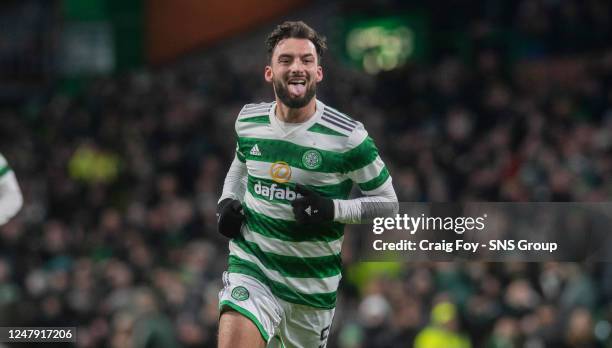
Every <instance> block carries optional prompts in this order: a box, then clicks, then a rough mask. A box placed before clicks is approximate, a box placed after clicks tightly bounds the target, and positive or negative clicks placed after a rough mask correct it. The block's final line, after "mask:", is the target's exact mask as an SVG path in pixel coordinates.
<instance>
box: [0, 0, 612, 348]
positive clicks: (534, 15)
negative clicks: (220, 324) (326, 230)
mask: <svg viewBox="0 0 612 348" xmlns="http://www.w3.org/2000/svg"><path fill="white" fill-rule="evenodd" d="M469 3H470V5H468V4H465V3H463V2H460V1H450V2H445V6H443V7H436V6H435V5H429V6H431V8H427V6H425V7H426V11H427V12H428V13H429V15H430V16H431V28H433V29H434V30H433V31H432V35H433V37H434V38H435V35H436V33H440V32H449V31H452V30H454V29H457V28H461V30H463V31H464V32H465V33H467V35H468V38H469V45H468V46H467V47H466V48H465V50H464V51H461V52H458V50H456V49H449V48H448V46H445V45H444V44H443V43H442V44H438V45H437V46H436V47H434V48H433V52H432V54H431V56H430V57H429V59H428V60H427V61H425V62H421V63H413V64H408V65H406V66H404V67H403V68H401V69H397V70H393V71H390V72H384V73H380V74H378V75H368V74H365V73H364V72H361V71H358V70H355V69H352V68H349V67H347V66H345V65H344V64H342V63H341V62H340V61H339V60H338V59H337V57H334V55H333V54H332V55H330V56H329V57H326V58H325V59H324V62H323V64H324V69H325V73H326V75H325V80H324V81H323V83H322V84H321V85H320V89H319V93H318V94H319V97H320V98H321V99H322V100H324V101H325V102H326V103H328V104H330V105H333V106H335V107H337V108H338V109H340V110H341V111H343V112H345V113H347V114H349V115H351V116H353V117H354V118H355V119H357V120H359V121H361V122H363V123H364V124H365V125H366V128H367V129H368V130H369V132H370V134H371V136H372V137H373V138H374V140H375V141H376V143H377V146H378V147H379V149H380V153H381V154H382V156H383V158H384V160H385V162H386V163H387V165H388V166H389V170H390V172H391V174H392V176H393V180H394V186H395V189H396V191H397V193H398V197H399V199H400V201H455V202H458V201H513V202H526V201H580V202H583V201H588V202H602V201H607V200H608V199H609V197H610V196H611V194H612V176H611V173H612V45H611V43H612V3H610V2H607V1H603V0H586V1H580V0H565V1H490V2H487V4H481V5H475V4H471V3H472V2H469ZM403 6H406V5H405V4H403V3H402V2H401V1H374V2H365V1H364V2H350V4H341V5H340V6H339V8H340V9H341V10H343V11H356V10H359V11H370V12H371V13H373V14H374V13H377V12H382V10H384V11H399V10H402V7H403ZM314 11H315V13H316V10H314ZM272 25H273V24H272V23H271V24H270V25H269V26H268V27H266V28H265V30H264V31H268V30H269V29H270V28H272ZM314 26H315V28H317V27H316V25H314ZM317 29H319V28H317ZM326 30H327V29H326ZM326 30H321V31H322V32H323V33H324V34H327V36H329V37H333V33H330V32H328V31H326ZM501 31H504V32H509V33H512V36H511V37H510V38H507V37H500V36H499V35H498V33H499V32H501ZM512 40H514V41H512ZM252 42H253V40H252V39H251V40H248V39H244V42H243V41H241V40H240V39H237V41H234V42H233V43H232V44H231V47H230V48H228V49H226V48H224V46H223V45H220V47H216V48H214V49H209V50H205V51H204V52H202V53H199V54H197V55H195V56H194V55H192V56H190V57H189V58H188V59H185V60H184V61H179V62H176V63H173V64H169V65H166V66H163V67H157V68H155V69H140V70H138V71H133V72H130V73H127V74H121V75H120V76H113V77H102V78H99V79H96V80H94V81H92V82H91V84H90V85H88V86H87V87H86V88H85V89H84V90H83V91H82V93H78V94H73V95H71V94H66V93H61V92H60V91H57V90H53V89H52V90H50V91H47V93H46V94H44V95H37V96H36V97H35V98H34V97H32V98H28V99H26V100H24V101H23V102H22V103H19V104H18V105H5V106H4V107H2V110H1V111H0V112H1V116H0V120H1V124H2V126H1V127H0V144H1V147H0V151H2V153H3V154H5V156H6V157H7V159H8V160H9V163H10V164H11V166H12V167H13V169H14V170H15V172H16V174H17V177H18V179H19V181H20V184H21V186H22V189H23V191H24V196H25V199H26V203H25V207H24V209H23V211H22V212H21V213H20V215H19V216H18V218H16V219H14V220H13V221H11V222H10V223H9V224H7V225H5V226H3V227H2V228H0V243H1V244H0V245H1V251H2V253H1V255H0V324H1V326H11V325H24V326H44V325H66V326H72V325H76V326H78V338H79V341H78V344H77V346H79V347H98V346H113V347H129V346H133V347H173V346H186V347H196V346H201V347H213V346H214V342H215V334H216V326H217V318H218V312H217V292H218V290H219V289H220V287H221V281H220V276H221V273H222V271H223V270H224V269H225V266H226V255H227V242H226V240H224V239H223V238H222V237H220V236H218V235H217V234H216V232H215V208H216V202H217V198H218V196H219V194H220V191H221V187H222V182H223V178H224V175H225V172H226V169H227V167H228V166H229V163H230V161H231V159H232V156H233V150H234V138H233V134H234V132H233V122H234V117H235V115H236V114H237V112H238V111H239V110H240V108H241V106H242V105H243V104H244V103H247V102H253V101H267V100H271V98H272V91H271V88H270V87H269V86H268V85H266V84H265V83H264V81H263V78H262V72H263V64H264V63H265V61H264V59H265V58H264V48H263V41H261V40H258V41H257V42H256V43H255V44H253V43H252ZM335 44H337V43H334V42H333V41H332V42H330V45H332V46H333V45H335ZM237 52H243V54H242V55H241V54H238V53H237ZM244 52H259V53H256V54H255V57H256V58H254V59H248V57H245V55H244ZM4 64H6V62H4ZM5 66H6V65H5ZM351 238H353V236H351V233H350V229H347V234H346V242H345V245H346V247H345V249H344V250H343V259H344V265H345V277H344V280H343V283H342V286H341V290H340V292H339V302H338V307H337V311H336V316H335V320H334V324H333V326H332V333H331V338H330V342H329V345H328V346H329V347H342V348H357V347H364V348H367V347H372V348H377V347H380V348H383V347H412V346H413V345H414V346H415V347H417V348H428V347H436V346H435V345H432V344H433V343H432V342H434V341H436V340H438V341H437V342H438V344H439V345H438V346H440V344H441V346H444V347H448V348H454V347H470V346H472V347H490V348H506V347H530V348H531V347H533V348H536V347H581V348H589V347H600V348H603V347H612V336H611V335H610V332H611V325H610V322H611V321H612V265H610V264H577V263H555V262H549V263H477V262H476V263H418V264H367V263H366V264H362V263H357V262H356V261H355V260H356V258H357V256H356V255H355V254H354V252H353V250H351V243H350V240H351ZM424 332H425V333H426V334H427V335H429V336H428V338H427V339H425V338H423V337H421V339H420V340H419V339H417V338H416V337H417V336H418V335H419V334H423V333H424ZM468 341H469V342H471V343H468ZM440 342H442V343H440Z"/></svg>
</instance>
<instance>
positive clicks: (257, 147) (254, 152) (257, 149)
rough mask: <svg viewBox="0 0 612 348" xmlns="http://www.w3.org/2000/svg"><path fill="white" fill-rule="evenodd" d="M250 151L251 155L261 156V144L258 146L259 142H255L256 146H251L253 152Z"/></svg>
mask: <svg viewBox="0 0 612 348" xmlns="http://www.w3.org/2000/svg"><path fill="white" fill-rule="evenodd" d="M249 153H250V154H251V156H261V152H260V151H259V146H257V144H255V146H253V148H251V152H249Z"/></svg>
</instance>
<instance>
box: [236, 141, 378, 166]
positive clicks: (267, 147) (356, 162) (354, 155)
mask: <svg viewBox="0 0 612 348" xmlns="http://www.w3.org/2000/svg"><path fill="white" fill-rule="evenodd" d="M238 144H239V150H240V152H242V153H243V154H245V156H246V159H247V160H249V159H251V160H256V161H262V162H269V163H274V162H277V161H283V162H287V164H289V165H290V166H292V167H295V168H300V169H303V170H308V171H317V172H322V173H346V172H350V171H353V170H357V169H361V168H363V167H365V166H366V165H368V164H370V163H371V162H372V161H374V160H375V159H376V156H378V150H377V149H376V146H375V145H374V141H373V140H372V138H370V137H367V138H366V139H365V140H364V141H363V142H362V143H361V144H359V145H358V146H356V147H355V148H354V149H351V150H349V151H346V152H342V153H341V152H335V151H328V150H323V149H319V148H311V147H306V146H300V145H297V144H294V143H292V142H289V141H285V140H273V139H259V138H245V137H238ZM256 144H257V146H258V148H259V151H260V154H259V155H257V156H254V155H251V154H250V153H249V151H250V150H251V148H252V147H253V146H255V145H256ZM313 149H314V150H317V151H318V152H319V153H320V154H321V157H322V161H321V165H320V166H319V167H317V168H316V169H311V168H308V167H306V166H305V165H304V163H303V161H302V157H303V156H304V154H305V153H306V151H309V150H313Z"/></svg>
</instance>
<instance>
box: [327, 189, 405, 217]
mask: <svg viewBox="0 0 612 348" xmlns="http://www.w3.org/2000/svg"><path fill="white" fill-rule="evenodd" d="M398 209H399V204H398V201H397V196H396V194H395V190H394V189H393V184H392V183H391V179H389V180H388V181H387V182H386V183H385V184H383V185H382V186H381V187H379V188H378V189H377V190H376V191H375V192H372V193H371V194H369V195H367V196H365V197H359V198H355V199H344V200H343V199H334V221H337V222H342V223H346V224H357V223H361V222H365V221H368V220H371V219H373V218H374V217H376V216H389V215H393V214H396V213H397V211H398Z"/></svg>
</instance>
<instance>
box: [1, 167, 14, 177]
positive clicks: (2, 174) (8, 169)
mask: <svg viewBox="0 0 612 348" xmlns="http://www.w3.org/2000/svg"><path fill="white" fill-rule="evenodd" d="M10 171H11V167H9V166H4V167H2V168H0V178H1V177H3V176H4V174H6V173H8V172H10Z"/></svg>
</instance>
